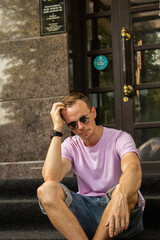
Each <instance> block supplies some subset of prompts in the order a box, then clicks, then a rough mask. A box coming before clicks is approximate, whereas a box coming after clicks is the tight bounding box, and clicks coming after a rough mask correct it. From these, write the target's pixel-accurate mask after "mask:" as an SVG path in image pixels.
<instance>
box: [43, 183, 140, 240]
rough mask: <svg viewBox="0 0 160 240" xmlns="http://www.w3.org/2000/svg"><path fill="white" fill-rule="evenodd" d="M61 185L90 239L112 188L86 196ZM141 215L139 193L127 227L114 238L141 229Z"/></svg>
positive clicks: (120, 237)
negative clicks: (100, 193) (98, 194)
mask: <svg viewBox="0 0 160 240" xmlns="http://www.w3.org/2000/svg"><path fill="white" fill-rule="evenodd" d="M61 186H62V188H63V191H64V193H65V195H66V199H65V203H66V205H67V206H68V207H69V209H70V210H71V211H72V212H73V214H74V215H75V216H76V218H77V219H78V221H79V223H80V224H81V226H82V228H83V230H84V231H85V233H86V235H87V237H88V238H89V239H92V238H93V236H94V234H95V232H96V230H97V227H98V225H99V222H100V220H101V217H102V214H103V212H104V210H105V208H106V206H107V204H108V203H109V201H110V199H111V193H112V191H113V190H114V188H113V189H111V190H110V191H108V192H107V193H106V196H105V197H88V196H83V195H80V194H78V193H74V192H72V191H70V190H69V189H68V188H67V187H66V186H65V185H63V184H61ZM39 204H40V203H39ZM40 208H41V210H42V212H43V213H44V214H46V213H45V210H44V208H43V207H42V205H41V204H40ZM142 215H143V210H142V199H141V196H140V195H139V199H138V204H137V206H136V207H135V209H133V210H132V212H131V215H130V223H129V227H128V229H127V230H126V231H123V232H122V233H120V234H119V235H118V236H117V237H115V238H114V239H131V238H133V237H134V236H136V235H137V234H138V233H139V232H140V231H142V230H143V222H142Z"/></svg>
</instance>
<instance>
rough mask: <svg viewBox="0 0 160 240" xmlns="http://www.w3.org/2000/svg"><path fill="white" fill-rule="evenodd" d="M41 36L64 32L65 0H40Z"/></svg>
mask: <svg viewBox="0 0 160 240" xmlns="http://www.w3.org/2000/svg"><path fill="white" fill-rule="evenodd" d="M40 27H41V35H51V34H58V33H64V32H66V4H65V0H40Z"/></svg>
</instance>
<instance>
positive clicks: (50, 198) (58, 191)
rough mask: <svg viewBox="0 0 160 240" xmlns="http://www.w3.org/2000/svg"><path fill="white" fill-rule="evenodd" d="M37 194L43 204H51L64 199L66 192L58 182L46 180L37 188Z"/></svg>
mask: <svg viewBox="0 0 160 240" xmlns="http://www.w3.org/2000/svg"><path fill="white" fill-rule="evenodd" d="M37 196H38V199H39V200H40V202H41V204H42V205H43V206H46V205H47V206H50V205H52V207H53V205H54V204H56V203H57V202H59V200H60V199H64V193H63V190H62V187H61V185H60V184H59V183H58V182H54V181H47V182H44V183H43V184H42V185H41V186H40V187H39V188H38V189H37Z"/></svg>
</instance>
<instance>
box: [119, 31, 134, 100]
mask: <svg viewBox="0 0 160 240" xmlns="http://www.w3.org/2000/svg"><path fill="white" fill-rule="evenodd" d="M121 38H122V39H121V41H122V71H123V84H124V88H123V93H124V98H123V101H124V102H128V97H130V96H131V93H132V92H133V87H132V86H131V85H130V84H129V80H128V79H127V60H126V54H127V50H126V41H129V40H130V38H131V35H130V34H129V33H127V32H126V29H125V28H124V27H123V28H122V31H121Z"/></svg>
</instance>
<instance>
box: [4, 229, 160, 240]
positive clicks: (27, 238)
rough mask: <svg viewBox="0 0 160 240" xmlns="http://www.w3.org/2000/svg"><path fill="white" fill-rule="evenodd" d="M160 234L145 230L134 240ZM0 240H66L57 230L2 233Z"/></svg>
mask: <svg viewBox="0 0 160 240" xmlns="http://www.w3.org/2000/svg"><path fill="white" fill-rule="evenodd" d="M159 239H160V232H159V231H151V230H144V231H143V232H142V233H140V234H139V235H138V236H136V237H135V238H133V239H132V240H159ZM0 240H65V238H64V237H63V236H62V235H61V234H60V233H59V232H57V231H56V230H45V231H44V230H32V231H24V230H18V231H10V230H7V231H0Z"/></svg>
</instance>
